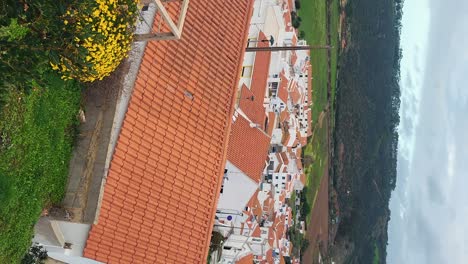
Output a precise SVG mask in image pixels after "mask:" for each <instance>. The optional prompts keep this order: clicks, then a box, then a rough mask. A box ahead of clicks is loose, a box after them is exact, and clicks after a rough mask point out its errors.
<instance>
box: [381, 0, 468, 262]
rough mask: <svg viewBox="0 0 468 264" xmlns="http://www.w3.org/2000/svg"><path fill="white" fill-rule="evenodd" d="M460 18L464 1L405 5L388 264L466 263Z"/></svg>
mask: <svg viewBox="0 0 468 264" xmlns="http://www.w3.org/2000/svg"><path fill="white" fill-rule="evenodd" d="M425 5H428V6H429V8H430V9H429V10H430V13H429V15H430V24H429V26H430V31H429V33H428V34H425V33H424V34H423V33H421V32H426V31H425V29H424V28H427V27H428V25H424V23H423V22H422V20H421V19H420V17H421V15H422V11H421V10H424V8H421V6H425ZM466 13H468V1H456V0H447V1H438V0H412V1H406V2H405V9H404V17H403V34H402V48H403V56H404V59H403V60H402V65H401V67H402V81H401V89H402V98H401V102H402V104H401V109H400V110H401V111H400V114H401V124H400V128H399V133H400V142H399V154H398V164H397V174H398V178H397V187H396V189H395V191H394V192H393V193H392V198H391V200H390V209H391V212H392V213H391V220H390V223H389V230H388V234H389V246H388V258H387V261H388V262H389V263H414V264H418V263H424V264H426V263H428V264H431V263H468V226H467V225H466V224H465V222H466V219H468V206H467V204H468V190H467V188H468V177H466V175H467V173H468V136H467V135H468V88H467V87H466V84H468V52H467V51H466V47H468V17H467V16H466ZM418 23H419V24H418ZM427 35H428V36H427ZM425 46H427V47H425Z"/></svg>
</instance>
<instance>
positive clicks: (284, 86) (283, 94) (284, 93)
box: [278, 70, 289, 103]
mask: <svg viewBox="0 0 468 264" xmlns="http://www.w3.org/2000/svg"><path fill="white" fill-rule="evenodd" d="M280 78H281V81H280V83H279V87H278V97H279V99H281V100H282V101H283V102H284V103H287V102H288V84H289V80H288V78H287V77H286V75H285V74H284V70H283V71H281V73H280Z"/></svg>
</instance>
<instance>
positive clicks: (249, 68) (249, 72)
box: [241, 66, 252, 77]
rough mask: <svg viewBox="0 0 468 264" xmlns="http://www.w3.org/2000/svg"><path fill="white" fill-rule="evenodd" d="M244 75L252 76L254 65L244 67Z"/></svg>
mask: <svg viewBox="0 0 468 264" xmlns="http://www.w3.org/2000/svg"><path fill="white" fill-rule="evenodd" d="M241 76H242V77H251V76H252V66H244V67H242V75H241Z"/></svg>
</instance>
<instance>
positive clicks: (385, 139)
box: [330, 0, 402, 263]
mask: <svg viewBox="0 0 468 264" xmlns="http://www.w3.org/2000/svg"><path fill="white" fill-rule="evenodd" d="M401 8H402V3H401V2H400V1H399V0H397V1H393V0H378V1H373V0H353V1H349V2H348V4H347V5H346V8H345V11H346V28H345V30H346V36H347V39H346V43H347V45H346V47H345V48H344V49H343V50H342V54H341V57H340V62H339V76H338V88H337V101H336V120H335V122H336V129H335V133H334V139H333V140H334V146H335V147H334V153H333V156H334V159H333V161H334V164H333V168H332V175H333V187H334V189H335V190H336V193H335V192H332V194H331V197H332V198H334V197H335V194H336V195H337V197H338V198H337V199H332V200H335V201H337V204H336V205H335V204H332V207H334V208H336V209H335V210H332V212H331V216H332V218H333V220H332V221H336V220H337V221H338V223H339V225H338V230H337V233H336V237H335V243H334V245H333V246H332V247H331V251H330V252H331V257H332V258H333V260H334V261H336V262H337V263H385V259H386V246H387V224H388V221H389V218H390V211H389V209H388V202H389V199H390V194H391V191H392V190H393V189H394V188H395V181H396V153H397V145H398V134H397V126H398V123H399V116H398V110H399V105H400V101H399V100H400V99H399V98H400V88H399V84H398V83H399V79H400V74H399V64H400V58H401V51H400V37H399V35H400V28H401V24H400V21H401Z"/></svg>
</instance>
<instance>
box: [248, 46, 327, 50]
mask: <svg viewBox="0 0 468 264" xmlns="http://www.w3.org/2000/svg"><path fill="white" fill-rule="evenodd" d="M332 48H333V46H330V45H316V46H280V47H247V48H246V49H245V52H259V51H270V52H272V51H282V50H314V49H327V50H330V49H332Z"/></svg>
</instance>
